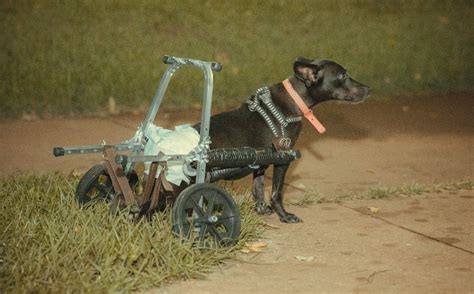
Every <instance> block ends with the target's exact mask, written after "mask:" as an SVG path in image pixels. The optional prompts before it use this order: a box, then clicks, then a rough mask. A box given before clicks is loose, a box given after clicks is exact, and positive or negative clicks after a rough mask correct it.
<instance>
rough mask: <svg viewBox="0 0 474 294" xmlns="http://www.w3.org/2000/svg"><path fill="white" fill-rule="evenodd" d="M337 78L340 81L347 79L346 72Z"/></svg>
mask: <svg viewBox="0 0 474 294" xmlns="http://www.w3.org/2000/svg"><path fill="white" fill-rule="evenodd" d="M338 78H339V79H341V80H344V79H347V73H346V72H341V73H340V74H339V75H338Z"/></svg>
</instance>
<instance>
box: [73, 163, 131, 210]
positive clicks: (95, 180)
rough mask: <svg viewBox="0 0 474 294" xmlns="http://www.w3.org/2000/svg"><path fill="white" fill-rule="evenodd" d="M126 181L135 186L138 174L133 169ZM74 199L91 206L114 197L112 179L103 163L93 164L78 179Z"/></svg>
mask: <svg viewBox="0 0 474 294" xmlns="http://www.w3.org/2000/svg"><path fill="white" fill-rule="evenodd" d="M128 183H129V184H130V186H131V187H132V189H133V187H135V185H136V184H137V183H138V176H137V174H136V173H135V171H132V172H131V173H130V174H129V175H128ZM75 196H76V201H77V202H78V203H79V204H80V205H84V206H91V205H94V204H96V203H98V202H102V201H105V202H109V201H111V200H112V199H113V198H114V197H115V191H114V188H113V186H112V180H111V179H110V176H109V174H108V172H107V168H106V167H105V165H104V164H103V163H99V164H97V165H94V166H93V167H92V168H91V169H89V170H88V171H87V172H86V173H85V174H84V175H83V176H82V178H81V179H80V180H79V184H77V188H76V195H75Z"/></svg>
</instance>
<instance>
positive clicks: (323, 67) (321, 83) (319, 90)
mask: <svg viewBox="0 0 474 294" xmlns="http://www.w3.org/2000/svg"><path fill="white" fill-rule="evenodd" d="M293 69H294V72H295V77H297V78H298V79H300V80H301V81H303V82H304V83H305V86H306V88H307V91H308V93H309V96H310V97H311V98H313V99H314V100H315V101H314V104H316V103H318V102H322V101H326V100H342V101H349V102H361V101H364V100H365V99H367V96H368V95H369V87H368V86H366V85H364V84H362V83H360V82H358V81H356V80H354V79H353V78H352V77H351V76H350V75H349V74H348V73H347V71H346V69H345V68H344V67H342V66H341V65H339V64H337V63H336V62H334V61H330V60H310V59H306V58H302V57H298V58H297V59H296V61H295V63H294V65H293Z"/></svg>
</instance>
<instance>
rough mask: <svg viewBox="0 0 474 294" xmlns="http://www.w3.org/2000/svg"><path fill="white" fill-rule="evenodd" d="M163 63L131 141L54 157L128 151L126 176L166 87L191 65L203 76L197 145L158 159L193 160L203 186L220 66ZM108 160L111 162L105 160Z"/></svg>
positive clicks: (61, 150)
mask: <svg viewBox="0 0 474 294" xmlns="http://www.w3.org/2000/svg"><path fill="white" fill-rule="evenodd" d="M163 62H164V63H165V64H168V65H169V67H168V68H167V69H166V71H165V73H164V74H163V77H162V78H161V81H160V84H159V86H158V89H157V91H156V94H155V96H154V98H153V101H152V103H151V107H150V109H149V111H148V114H147V116H146V117H145V120H144V121H143V123H142V125H141V126H140V127H139V128H138V130H137V132H136V133H135V135H134V136H133V137H132V138H131V139H129V140H126V141H124V142H122V143H120V144H117V145H105V144H102V145H90V146H76V147H56V148H54V150H53V153H54V155H55V156H63V155H72V154H87V153H100V152H105V151H106V150H109V149H114V150H115V151H131V152H132V156H131V157H130V158H129V159H128V161H127V164H126V166H125V173H128V172H129V171H130V170H131V169H132V168H133V166H134V163H135V162H137V161H143V159H144V156H143V150H144V148H145V144H146V141H147V138H145V134H146V133H147V131H148V128H149V127H150V125H151V123H153V122H154V121H155V119H156V115H157V113H158V110H159V108H160V105H161V102H162V101H163V98H164V96H165V93H166V90H167V89H168V85H169V83H170V80H171V78H172V77H173V75H174V73H175V72H176V71H177V70H178V69H180V68H181V67H182V66H195V67H198V68H200V69H201V70H202V72H203V74H204V92H203V97H202V112H201V129H200V140H199V144H198V146H197V147H196V148H195V149H194V150H193V151H191V152H190V153H189V154H183V155H173V156H162V161H167V162H171V161H181V162H182V161H184V162H191V161H197V174H196V181H195V182H196V183H204V182H205V178H206V158H207V153H208V151H209V145H210V138H209V124H210V118H211V106H212V91H213V87H214V77H213V71H216V72H218V71H220V70H221V69H222V66H221V65H220V64H219V63H217V62H210V61H202V60H197V59H190V58H182V57H175V56H167V55H165V56H164V57H163ZM109 153H110V152H109ZM119 156H120V155H119ZM108 160H113V159H112V158H108ZM117 161H118V159H117Z"/></svg>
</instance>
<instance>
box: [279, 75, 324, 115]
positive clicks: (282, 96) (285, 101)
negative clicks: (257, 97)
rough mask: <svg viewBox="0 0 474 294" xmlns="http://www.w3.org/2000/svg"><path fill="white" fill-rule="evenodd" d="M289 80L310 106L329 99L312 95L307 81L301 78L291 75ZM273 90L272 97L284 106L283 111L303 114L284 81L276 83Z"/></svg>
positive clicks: (288, 113)
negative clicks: (306, 83)
mask: <svg viewBox="0 0 474 294" xmlns="http://www.w3.org/2000/svg"><path fill="white" fill-rule="evenodd" d="M289 81H290V83H291V85H292V86H293V88H294V89H295V91H296V92H297V93H298V94H299V95H300V97H301V98H302V99H303V101H304V102H305V104H306V106H308V107H309V108H312V107H314V106H316V105H317V104H318V103H321V102H323V101H325V100H327V99H324V98H322V97H321V98H318V97H316V98H315V97H312V95H311V94H310V92H309V90H308V88H307V87H306V85H305V83H304V82H303V81H301V80H299V79H298V78H296V77H290V78H289ZM272 88H273V91H272V97H273V99H274V101H275V102H276V103H277V104H278V105H279V106H280V108H282V111H283V112H284V113H285V115H291V116H295V115H302V113H301V110H300V109H299V108H298V106H297V105H296V104H295V102H294V101H293V99H292V98H291V97H290V95H289V94H288V92H287V91H286V90H285V88H284V87H283V84H282V83H278V84H276V85H274V86H273V87H272Z"/></svg>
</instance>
